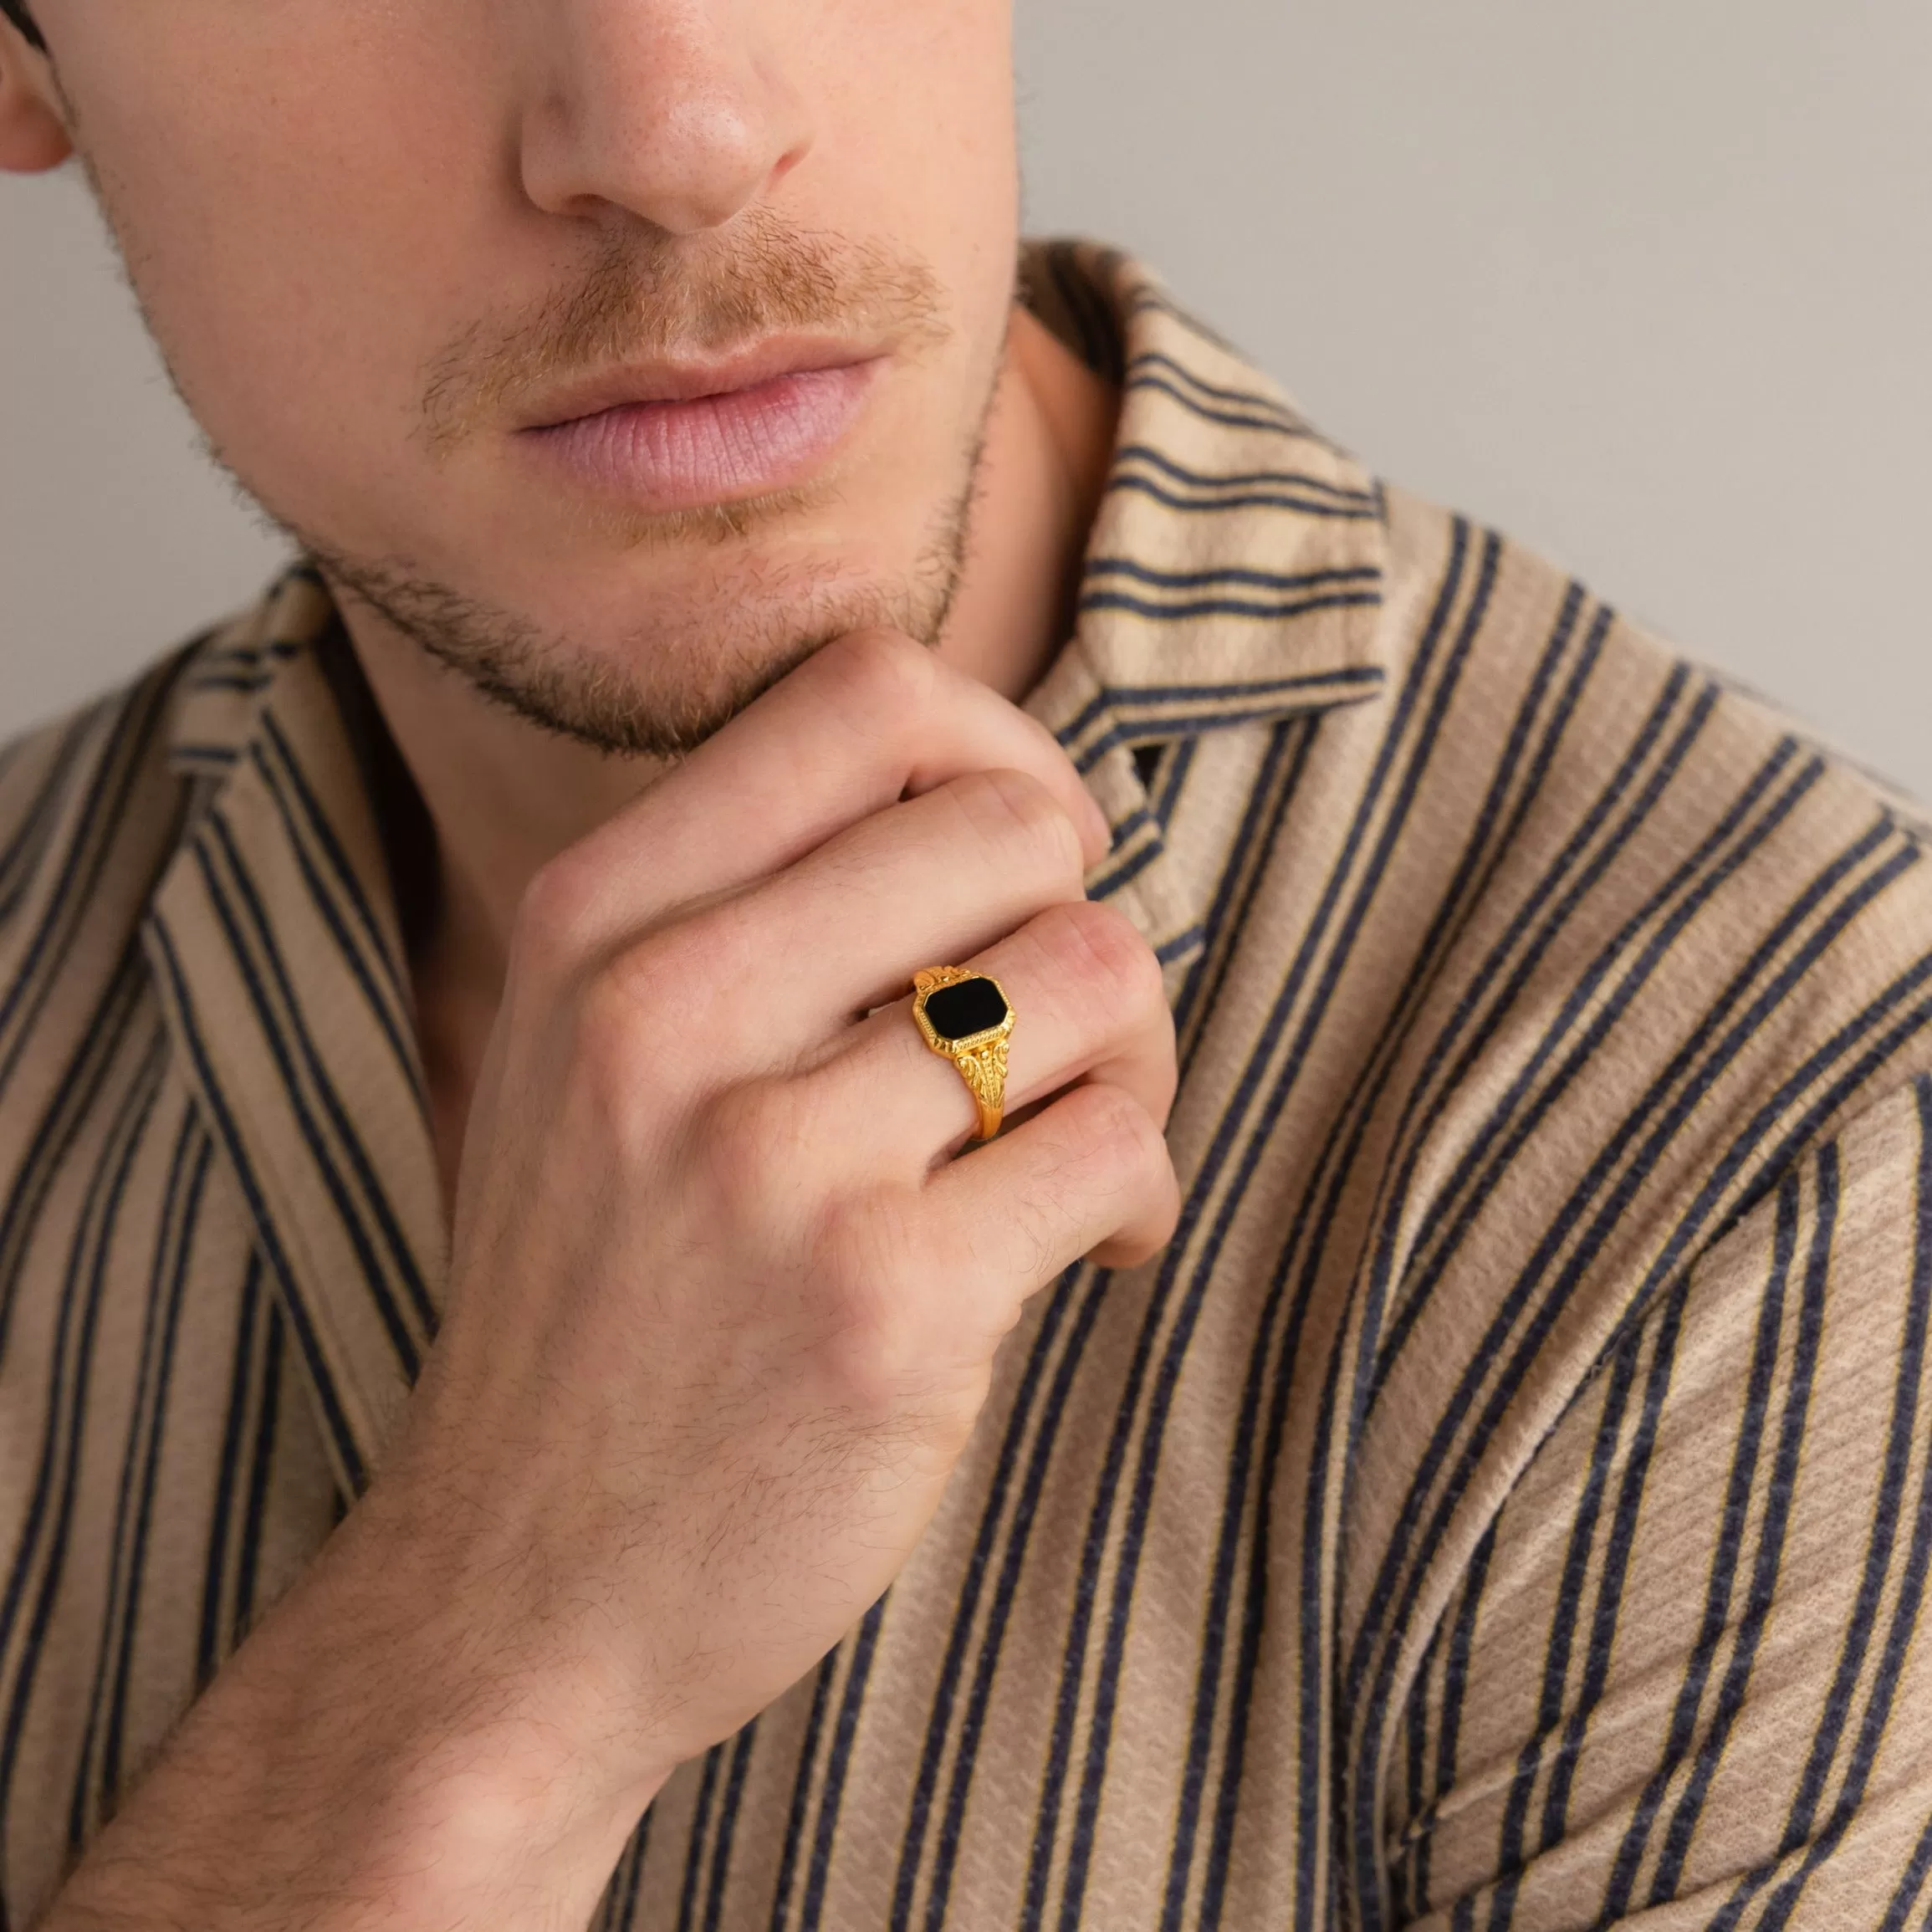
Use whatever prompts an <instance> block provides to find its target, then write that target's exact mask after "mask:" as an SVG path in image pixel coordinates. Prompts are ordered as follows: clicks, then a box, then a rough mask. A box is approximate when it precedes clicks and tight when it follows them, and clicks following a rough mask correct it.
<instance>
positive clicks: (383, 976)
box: [253, 745, 428, 1113]
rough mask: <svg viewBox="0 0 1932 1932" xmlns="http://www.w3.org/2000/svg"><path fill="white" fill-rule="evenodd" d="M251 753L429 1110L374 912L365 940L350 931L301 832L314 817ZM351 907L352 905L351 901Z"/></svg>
mask: <svg viewBox="0 0 1932 1932" xmlns="http://www.w3.org/2000/svg"><path fill="white" fill-rule="evenodd" d="M253 758H254V764H255V766H256V769H258V771H259V772H260V773H261V774H262V778H263V783H264V784H265V785H267V786H268V793H269V795H270V796H271V797H272V798H273V800H274V801H275V806H276V810H278V812H279V814H280V815H281V818H282V823H283V825H284V828H285V829H286V831H287V832H288V836H289V850H290V851H292V852H293V853H294V856H295V862H296V864H297V865H298V866H299V868H300V870H301V873H302V877H303V881H304V883H305V884H306V885H307V887H309V897H310V899H311V901H312V902H313V903H314V907H315V910H316V912H317V914H318V915H319V917H320V918H321V920H322V923H323V924H324V925H325V926H326V927H327V928H329V932H330V937H331V938H334V940H335V943H336V946H337V948H339V949H340V953H341V955H342V961H343V963H344V964H345V966H346V967H347V968H348V969H349V974H350V978H351V979H354V980H355V984H356V985H357V986H358V987H359V988H360V989H361V993H362V996H363V998H364V999H365V1000H367V1001H368V1003H369V1010H370V1013H371V1016H372V1017H373V1018H374V1020H375V1021H376V1025H377V1027H378V1028H379V1029H380V1030H381V1034H382V1036H383V1038H384V1039H385V1040H387V1041H388V1043H389V1050H390V1052H391V1054H392V1055H394V1056H395V1060H396V1066H397V1067H398V1068H399V1069H400V1070H401V1074H402V1076H403V1078H404V1080H406V1081H407V1082H408V1083H409V1087H410V1091H411V1092H412V1093H414V1094H415V1095H416V1096H417V1101H418V1102H419V1104H421V1105H422V1107H424V1109H425V1112H426V1113H427V1105H428V1103H427V1097H426V1096H425V1093H424V1090H423V1082H422V1066H421V1065H420V1064H419V1062H418V1058H417V1050H416V1041H415V1034H414V1030H413V1028H412V1026H411V1020H410V1018H409V1013H408V1009H406V1008H404V1007H401V1006H399V1005H398V998H399V994H398V986H399V979H398V970H397V968H396V963H395V961H394V960H393V959H392V958H391V957H390V952H389V948H387V947H386V946H385V945H383V944H382V943H381V938H380V936H379V935H371V933H370V932H369V927H370V925H371V923H372V921H373V917H374V915H373V914H372V913H371V912H369V911H368V909H367V907H366V904H365V905H364V907H362V908H361V910H360V912H359V913H358V919H359V923H361V924H362V925H363V928H364V939H363V940H362V941H358V939H357V938H356V936H355V934H354V933H352V932H351V931H350V928H349V922H348V921H347V919H346V918H345V917H344V916H343V912H342V907H341V905H340V902H339V901H338V899H337V897H336V895H335V892H333V891H331V890H330V886H329V882H327V881H326V880H325V878H324V877H323V876H322V874H321V872H320V871H319V870H318V869H317V867H316V865H315V863H314V859H313V857H312V856H310V852H309V837H308V836H304V834H305V831H312V829H313V821H312V820H309V819H308V817H307V815H305V814H304V816H303V818H301V819H298V817H297V815H296V814H295V812H294V809H293V808H292V807H291V805H290V803H289V796H288V792H289V785H288V784H287V782H286V781H285V780H284V777H283V776H282V775H281V774H279V773H278V772H277V771H276V770H275V769H273V767H272V766H271V765H270V764H269V763H268V759H266V758H265V757H264V756H263V753H262V749H261V747H260V746H259V745H257V746H256V747H255V749H254V754H253ZM345 862H346V861H345V860H344V859H343V858H342V856H341V854H340V849H338V851H337V852H336V854H335V857H334V858H333V859H332V860H331V865H332V866H340V865H341V864H344V863H345ZM336 876H337V881H338V883H340V877H341V875H340V871H339V870H338V871H337V875H336ZM351 909H354V905H353V902H351ZM370 953H373V954H374V957H375V965H374V967H373V968H372V967H371V964H370V958H369V955H370Z"/></svg>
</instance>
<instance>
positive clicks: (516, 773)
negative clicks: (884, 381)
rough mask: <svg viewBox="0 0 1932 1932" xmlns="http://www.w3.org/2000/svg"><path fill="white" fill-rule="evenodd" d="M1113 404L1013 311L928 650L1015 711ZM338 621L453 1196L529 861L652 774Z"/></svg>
mask: <svg viewBox="0 0 1932 1932" xmlns="http://www.w3.org/2000/svg"><path fill="white" fill-rule="evenodd" d="M1118 401H1119V399H1118V396H1117V393H1116V392H1115V391H1113V390H1112V388H1111V387H1109V386H1108V385H1107V384H1106V383H1105V382H1103V381H1101V378H1100V377H1098V376H1095V375H1094V374H1093V373H1092V372H1091V371H1090V370H1088V369H1087V368H1086V365H1084V364H1083V363H1081V361H1080V360H1078V359H1077V358H1076V356H1075V355H1073V354H1072V353H1071V351H1070V350H1067V349H1066V348H1065V347H1064V346H1063V345H1061V343H1060V342H1059V341H1058V340H1056V339H1055V337H1053V336H1052V335H1050V334H1049V332H1048V331H1047V330H1046V329H1045V327H1044V326H1043V325H1041V324H1040V322H1038V321H1037V320H1035V318H1034V317H1033V316H1032V315H1031V314H1030V313H1028V312H1027V311H1026V310H1025V309H1015V314H1014V321H1013V327H1012V330H1011V332H1010V335H1009V338H1008V342H1007V347H1006V353H1005V356H1004V361H1003V363H1002V366H1001V370H1000V372H999V379H998V381H997V384H996V386H995V391H994V400H993V404H992V407H991V409H990V411H989V416H988V418H987V425H986V440H985V446H984V454H983V457H982V461H981V467H980V473H979V489H978V493H977V497H976V500H975V505H974V517H973V521H972V525H971V530H970V535H969V548H968V554H967V555H966V557H965V559H964V560H963V568H962V572H961V576H960V580H959V585H958V592H957V595H956V596H955V599H954V601H953V607H952V611H951V612H950V614H949V616H948V621H947V626H946V631H945V635H944V636H943V638H942V639H941V641H940V644H939V647H938V648H939V650H940V652H941V653H942V655H943V656H944V657H946V658H947V659H948V662H951V663H953V664H954V665H956V666H957V667H958V668H959V669H961V670H963V671H964V672H968V673H969V675H970V676H973V677H978V678H979V679H980V680H981V681H982V682H984V683H986V684H989V685H990V686H991V687H993V688H994V690H996V691H999V692H1001V693H1004V695H1005V696H1006V697H1009V698H1013V699H1015V700H1018V699H1020V698H1024V697H1025V694H1026V693H1028V692H1029V691H1030V690H1031V688H1032V687H1033V686H1034V685H1035V683H1036V682H1038V681H1039V679H1040V676H1041V675H1042V673H1043V672H1045V669H1046V667H1047V665H1048V664H1049V663H1050V661H1051V659H1052V657H1053V656H1054V654H1055V652H1056V651H1057V650H1058V648H1059V647H1060V646H1061V643H1062V642H1063V641H1065V639H1066V636H1068V634H1069V632H1070V630H1071V617H1072V610H1073V604H1074V598H1075V595H1076V591H1077V588H1078V584H1079V577H1080V566H1081V558H1082V556H1083V554H1084V551H1085V548H1086V535H1087V531H1088V529H1089V527H1090V526H1091V523H1092V520H1093V516H1094V513H1095V511H1096V508H1097V505H1098V503H1099V499H1100V494H1101V490H1102V488H1104V486H1105V483H1106V478H1107V467H1108V463H1109V461H1110V459H1111V457H1112V448H1113V440H1114V432H1115V425H1116V420H1117V408H1118ZM343 614H344V620H345V623H346V625H347V626H348V629H349V633H350V638H351V641H353V642H354V644H355V649H356V655H357V657H358V658H359V659H360V662H361V665H362V668H363V671H364V673H365V676H366V677H367V678H368V681H369V684H370V687H371V690H372V691H373V692H374V693H375V696H376V702H377V703H378V704H379V705H380V706H381V710H382V713H383V717H384V719H385V721H386V723H387V725H388V728H389V730H390V732H391V735H392V736H393V738H394V739H395V740H396V745H397V747H398V749H400V750H401V754H402V757H403V759H404V761H405V762H406V764H407V765H408V768H409V771H410V774H411V777H412V778H413V779H414V780H415V782H416V785H417V790H419V791H420V793H421V794H422V800H423V803H424V804H425V805H426V806H427V809H428V814H429V818H430V820H431V823H432V825H433V827H434V831H435V843H436V852H435V866H434V877H433V878H432V879H428V880H422V881H411V891H412V892H422V893H423V894H424V895H425V901H424V902H425V907H426V910H425V915H424V916H423V917H421V918H419V919H418V921H417V924H416V928H415V933H414V938H413V942H412V958H411V972H412V976H413V978H414V980H415V986H416V994H417V1023H418V1028H419V1031H420V1034H421V1037H422V1050H423V1055H424V1061H425V1068H426V1072H427V1076H428V1078H429V1082H430V1086H431V1091H432V1098H433V1099H434V1101H435V1104H436V1112H437V1122H436V1123H435V1124H436V1127H437V1141H438V1152H439V1155H440V1156H441V1157H442V1161H443V1166H444V1172H445V1180H446V1183H449V1184H451V1185H453V1175H454V1168H455V1149H456V1147H457V1145H459V1144H460V1140H461V1122H462V1117H463V1114H464V1113H465V1112H467V1108H468V1093H469V1089H470V1086H471V1084H472V1080H473V1073H474V1070H475V1067H476V1066H477V1065H478V1062H479V1061H480V1059H481V1056H482V1052H483V1043H484V1041H485V1040H486V1039H487V1037H488V1032H489V1030H490V1026H491V1025H492V1024H493V1020H494V1019H495V1014H496V1007H497V1004H498V998H499V996H500V994H501V989H502V985H503V971H504V965H505V961H506V959H507V957H508V950H509V935H510V931H511V927H512V925H513V923H514V918H515V914H516V908H517V904H518V902H519V900H520V899H521V897H522V896H523V892H524V887H526V886H527V885H528V884H529V881H530V879H531V878H532V877H534V874H535V873H536V871H538V869H539V867H540V866H543V865H544V863H545V861H548V860H549V859H550V858H551V857H553V856H555V854H556V853H558V852H560V851H562V850H563V849H564V848H565V846H569V845H570V844H572V843H574V842H575V841H576V840H577V839H578V838H580V837H581V836H583V835H584V834H585V833H586V832H587V831H590V829H591V828H592V827H593V826H595V825H598V824H601V822H602V821H603V820H605V819H606V818H608V817H609V816H610V815H611V814H612V813H613V812H615V811H616V810H618V809H619V808H620V807H621V806H622V805H625V804H626V803H627V802H628V801H629V800H631V799H632V798H634V797H636V795H637V794H638V793H639V792H640V791H641V790H643V789H644V788H645V787H646V786H647V785H650V784H652V782H654V781H655V779H657V777H658V776H660V775H661V774H662V767H660V766H658V765H656V764H653V763H652V761H651V760H649V759H615V758H610V757H606V756H604V755H602V754H599V753H596V752H594V751H592V750H590V749H588V748H586V747H585V746H583V745H580V744H575V743H573V742H571V741H569V740H565V739H560V738H557V737H555V736H553V735H551V734H549V733H544V732H543V731H540V730H539V729H537V728H535V727H534V726H532V725H529V724H528V723H524V721H523V720H521V719H520V718H515V717H513V716H511V715H510V714H509V713H507V712H504V711H502V710H500V709H498V708H495V707H493V706H492V705H490V704H488V703H486V702H485V701H484V700H483V698H480V697H479V696H478V694H477V693H474V692H473V691H472V690H471V689H470V687H468V685H467V684H464V683H463V682H462V681H461V680H460V679H459V678H457V677H456V676H455V675H454V674H453V673H452V672H447V671H446V670H444V669H442V667H439V666H437V664H435V663H433V662H432V661H431V660H430V659H428V658H427V657H426V656H425V655H424V653H423V652H421V651H420V650H419V649H417V647H415V646H413V645H411V644H410V643H409V642H408V641H406V640H405V639H403V638H401V637H400V636H396V635H395V634H394V633H393V632H391V631H389V629H388V627H387V626H386V625H385V624H384V623H383V622H382V621H381V619H380V618H379V617H377V616H376V614H375V613H374V612H373V611H370V610H369V609H368V608H367V606H362V605H360V604H358V603H355V601H352V600H345V602H344V606H343Z"/></svg>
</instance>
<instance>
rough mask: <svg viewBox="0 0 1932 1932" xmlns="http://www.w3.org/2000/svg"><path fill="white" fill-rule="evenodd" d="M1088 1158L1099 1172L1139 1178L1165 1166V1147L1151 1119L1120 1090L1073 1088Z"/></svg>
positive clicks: (1102, 1086)
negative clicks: (1097, 1165)
mask: <svg viewBox="0 0 1932 1932" xmlns="http://www.w3.org/2000/svg"><path fill="white" fill-rule="evenodd" d="M1074 1091H1075V1092H1076V1094H1078V1095H1080V1096H1081V1109H1080V1111H1081V1116H1082V1121H1081V1125H1082V1128H1083V1132H1084V1135H1085V1137H1086V1142H1087V1151H1088V1153H1089V1156H1090V1157H1091V1158H1092V1159H1094V1160H1095V1161H1096V1162H1097V1163H1099V1164H1100V1165H1101V1167H1102V1168H1107V1169H1110V1170H1118V1171H1122V1172H1125V1173H1128V1174H1131V1175H1135V1176H1140V1175H1144V1174H1147V1173H1150V1172H1153V1171H1155V1170H1157V1169H1158V1168H1163V1167H1165V1166H1166V1165H1167V1164H1168V1146H1167V1142H1166V1141H1165V1139H1164V1138H1163V1137H1162V1134H1161V1130H1160V1128H1159V1127H1158V1125H1157V1124H1156V1122H1155V1121H1154V1118H1153V1115H1152V1114H1150V1113H1149V1112H1147V1109H1146V1108H1145V1107H1142V1105H1141V1104H1140V1102H1139V1101H1137V1100H1136V1099H1135V1098H1134V1097H1133V1096H1132V1094H1130V1093H1128V1092H1127V1090H1126V1089H1125V1088H1124V1087H1118V1086H1112V1085H1110V1084H1106V1083H1098V1082H1096V1084H1095V1085H1093V1086H1084V1087H1076V1089H1075V1090H1074Z"/></svg>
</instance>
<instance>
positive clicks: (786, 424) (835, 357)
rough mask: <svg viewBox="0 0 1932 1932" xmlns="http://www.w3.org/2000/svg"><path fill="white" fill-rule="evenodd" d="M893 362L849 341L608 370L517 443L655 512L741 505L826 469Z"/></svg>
mask: <svg viewBox="0 0 1932 1932" xmlns="http://www.w3.org/2000/svg"><path fill="white" fill-rule="evenodd" d="M886 361H887V357H886V355H883V354H882V353H880V352H877V351H868V350H855V349H854V348H853V346H852V345H851V344H849V343H846V344H833V343H810V342H798V341H792V342H770V343H764V344H761V345H759V346H758V347H756V348H755V349H753V350H749V351H747V352H746V353H744V354H743V355H736V356H732V357H729V358H725V359H722V360H718V361H713V362H708V363H699V362H685V363H668V362H663V363H655V364H651V365H639V366H636V367H633V368H629V369H621V370H615V371H606V372H603V373H602V374H600V375H597V376H590V377H586V378H583V379H581V380H580V381H577V382H576V383H575V384H573V385H570V386H565V387H564V388H561V389H559V390H557V391H553V392H552V393H551V394H549V396H545V397H544V398H542V399H540V400H539V401H538V402H537V403H536V404H535V406H534V408H533V410H532V411H531V413H530V417H529V419H527V420H526V421H525V422H524V424H522V425H521V426H520V427H519V428H518V429H517V431H516V434H515V440H516V441H517V442H519V444H521V445H522V446H524V447H525V448H526V449H527V450H528V451H529V453H530V454H531V455H532V456H533V457H536V458H537V459H538V460H539V461H540V462H542V463H544V464H545V465H546V467H548V468H550V469H551V470H552V472H553V473H561V474H562V475H564V476H565V477H567V478H570V480H571V481H573V482H574V483H576V484H577V485H578V486H579V487H580V488H586V489H589V490H591V491H594V492H595V493H597V494H599V495H601V496H604V497H607V498H620V499H621V500H622V501H624V502H625V503H628V504H630V505H631V506H632V507H634V508H636V509H642V510H645V511H647V512H662V513H671V512H675V511H678V510H690V509H702V508H705V507H707V506H709V505H713V504H718V503H730V502H734V501H739V500H742V499H744V498H749V497H754V496H759V495H763V494H765V493H769V492H772V491H774V490H781V489H785V488H790V487H793V486H795V485H797V484H799V483H804V482H805V481H807V480H808V479H809V478H810V477H811V476H812V475H813V474H814V473H815V472H816V471H817V470H819V469H820V468H822V467H823V466H824V464H825V462H826V461H827V460H828V459H829V458H830V457H831V455H832V453H833V452H834V451H835V450H836V448H837V447H838V445H839V444H840V443H841V442H843V441H844V439H845V437H846V434H847V432H849V431H850V430H851V427H852V425H853V423H854V422H855V421H856V419H857V417H858V416H859V414H860V413H861V411H862V409H863V407H864V406H865V402H866V397H867V396H868V395H869V394H870V392H871V389H872V387H873V385H874V383H875V382H876V381H877V378H878V376H880V374H881V372H882V370H883V368H884V366H885V364H886Z"/></svg>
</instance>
